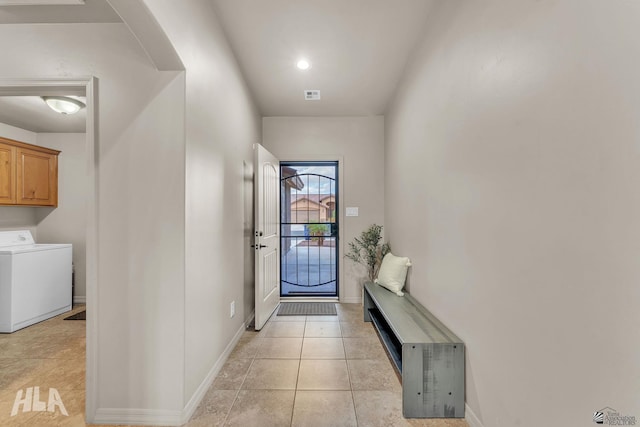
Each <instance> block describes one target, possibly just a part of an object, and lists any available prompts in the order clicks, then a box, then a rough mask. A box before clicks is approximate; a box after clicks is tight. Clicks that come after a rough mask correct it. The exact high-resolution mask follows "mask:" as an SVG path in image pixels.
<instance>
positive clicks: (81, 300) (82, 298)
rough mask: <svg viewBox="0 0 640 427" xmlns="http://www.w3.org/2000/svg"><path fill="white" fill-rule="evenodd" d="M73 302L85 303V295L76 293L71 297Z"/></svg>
mask: <svg viewBox="0 0 640 427" xmlns="http://www.w3.org/2000/svg"><path fill="white" fill-rule="evenodd" d="M73 303H74V304H86V303H87V297H86V296H84V295H76V296H74V297H73Z"/></svg>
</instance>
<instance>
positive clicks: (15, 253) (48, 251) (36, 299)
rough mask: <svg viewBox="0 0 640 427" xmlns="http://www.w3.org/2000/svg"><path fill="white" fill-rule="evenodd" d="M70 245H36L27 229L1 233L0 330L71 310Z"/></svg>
mask: <svg viewBox="0 0 640 427" xmlns="http://www.w3.org/2000/svg"><path fill="white" fill-rule="evenodd" d="M71 263H72V245H71V244H36V242H35V241H34V240H33V236H32V235H31V232H30V231H28V230H20V231H2V232H0V332H4V333H7V332H15V331H17V330H18V329H22V328H24V327H27V326H29V325H33V324H34V323H37V322H41V321H43V320H46V319H49V318H50V317H53V316H57V315H58V314H61V313H64V312H67V311H69V310H71V306H72V295H71V292H72V291H71V270H72V267H71V265H72V264H71Z"/></svg>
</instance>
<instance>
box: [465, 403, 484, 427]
mask: <svg viewBox="0 0 640 427" xmlns="http://www.w3.org/2000/svg"><path fill="white" fill-rule="evenodd" d="M464 419H465V421H466V422H467V424H469V427H484V426H483V425H482V422H481V421H480V418H478V417H477V416H476V414H475V413H474V412H473V411H472V410H471V408H470V407H469V405H467V404H466V403H465V404H464Z"/></svg>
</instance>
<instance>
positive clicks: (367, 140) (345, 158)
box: [262, 116, 385, 302]
mask: <svg viewBox="0 0 640 427" xmlns="http://www.w3.org/2000/svg"><path fill="white" fill-rule="evenodd" d="M262 126H263V128H262V138H263V144H264V146H265V147H266V148H267V150H269V151H270V152H271V153H273V154H274V155H275V156H276V157H278V158H279V159H280V160H338V159H339V158H340V160H341V161H342V163H343V164H342V167H343V172H344V175H343V176H340V177H339V179H340V180H342V184H343V188H344V194H342V201H343V205H342V207H341V218H340V219H341V221H342V224H341V231H340V235H341V245H342V247H343V248H346V247H347V243H348V242H350V241H351V240H353V238H354V237H355V236H358V235H359V234H360V233H361V232H362V231H363V230H364V229H365V228H367V227H368V226H370V225H371V224H374V223H375V224H380V225H383V224H384V201H385V193H384V175H385V171H384V118H383V117H382V116H373V117H265V118H263V120H262ZM347 206H354V207H355V206H357V207H358V208H359V216H358V217H344V209H345V207H347ZM342 253H343V255H344V250H343V251H342ZM341 261H343V259H341ZM342 266H343V268H342V270H343V271H344V274H343V275H342V277H341V278H342V279H343V280H344V283H342V284H341V287H340V292H341V295H340V299H341V301H343V302H359V301H360V299H361V283H363V281H364V279H365V278H366V277H367V273H366V270H365V269H363V268H360V267H359V266H355V265H354V264H353V263H352V262H351V261H348V260H345V261H343V263H342Z"/></svg>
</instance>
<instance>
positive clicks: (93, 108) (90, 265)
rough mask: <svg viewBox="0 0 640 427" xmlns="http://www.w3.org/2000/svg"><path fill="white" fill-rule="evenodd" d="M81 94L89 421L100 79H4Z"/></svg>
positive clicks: (20, 89)
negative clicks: (83, 111) (85, 178)
mask: <svg viewBox="0 0 640 427" xmlns="http://www.w3.org/2000/svg"><path fill="white" fill-rule="evenodd" d="M25 95H26V96H42V95H51V96H55V95H78V96H85V97H86V101H87V102H86V109H87V119H86V131H85V135H86V142H87V154H86V168H87V169H86V170H87V176H88V179H89V182H90V186H89V188H90V191H89V192H88V194H87V228H86V232H87V234H86V242H85V244H86V291H87V300H86V308H87V326H86V332H85V335H86V360H85V363H86V369H85V371H86V380H85V381H86V382H85V420H93V418H94V415H95V412H96V407H97V406H96V405H97V403H96V398H97V396H98V393H97V373H98V356H99V351H98V304H97V302H98V299H97V298H98V241H99V235H98V165H99V138H98V79H97V78H96V77H94V76H87V77H72V78H51V79H0V96H25Z"/></svg>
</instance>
